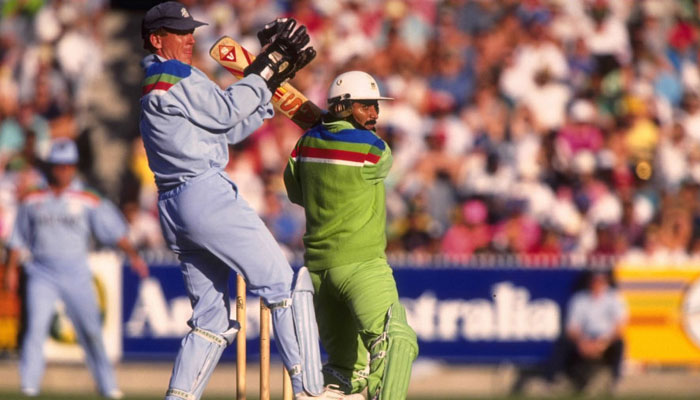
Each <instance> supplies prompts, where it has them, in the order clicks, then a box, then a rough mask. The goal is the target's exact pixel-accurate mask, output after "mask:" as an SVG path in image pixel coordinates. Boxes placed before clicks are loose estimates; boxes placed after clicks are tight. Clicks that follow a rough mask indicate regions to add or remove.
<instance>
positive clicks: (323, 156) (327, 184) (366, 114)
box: [284, 71, 418, 400]
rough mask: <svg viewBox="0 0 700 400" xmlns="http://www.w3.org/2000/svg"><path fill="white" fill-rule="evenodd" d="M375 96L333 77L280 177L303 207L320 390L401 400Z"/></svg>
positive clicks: (408, 334)
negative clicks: (318, 113) (314, 121)
mask: <svg viewBox="0 0 700 400" xmlns="http://www.w3.org/2000/svg"><path fill="white" fill-rule="evenodd" d="M379 100H392V99H391V98H388V97H382V96H381V95H380V93H379V88H378V86H377V83H376V81H375V80H374V78H372V76H370V75H369V74H367V73H365V72H362V71H350V72H346V73H343V74H341V75H339V76H338V77H336V78H335V79H334V80H333V82H332V84H331V87H330V89H329V92H328V109H329V110H328V113H327V114H325V115H324V117H323V119H322V122H321V123H320V124H318V125H316V126H315V127H313V128H312V129H310V130H309V131H307V132H306V133H305V134H304V135H303V136H302V137H301V138H300V139H299V141H298V142H297V144H296V146H295V147H294V149H293V151H292V154H291V156H290V157H289V161H288V163H287V167H286V169H285V172H284V182H285V186H286V188H287V193H288V196H289V198H290V200H291V201H292V202H294V203H296V204H299V205H301V206H302V207H304V210H305V213H306V233H305V235H304V245H305V254H304V261H305V263H306V266H307V267H308V269H309V270H310V273H311V280H312V282H313V286H314V290H315V292H316V296H315V298H314V304H315V309H316V318H317V321H318V326H319V333H320V337H321V342H322V344H323V346H324V347H325V349H326V351H327V353H328V361H327V363H326V364H325V365H324V367H323V374H324V381H325V382H326V383H327V384H329V383H331V384H337V385H339V386H340V388H341V389H342V390H343V391H344V392H345V393H346V394H350V393H360V392H362V391H363V390H364V389H365V388H368V393H369V396H370V398H371V399H379V400H397V399H405V398H406V393H407V391H408V384H409V380H410V375H411V366H412V363H413V360H414V359H415V358H416V357H417V355H418V344H417V340H416V334H415V332H414V331H413V329H412V328H411V327H410V326H409V324H408V322H407V321H406V311H405V309H404V308H403V306H402V305H401V303H399V296H398V291H397V289H396V282H395V281H394V277H393V273H392V270H391V267H390V266H389V264H388V262H387V259H386V254H385V248H386V235H385V225H386V198H385V187H384V179H385V178H386V176H387V174H388V172H389V170H390V168H391V164H392V155H391V149H390V148H389V146H388V145H387V143H386V142H385V141H384V140H382V139H381V138H380V137H379V136H377V135H376V133H375V127H376V124H377V118H378V116H379Z"/></svg>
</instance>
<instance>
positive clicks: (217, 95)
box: [160, 70, 272, 134]
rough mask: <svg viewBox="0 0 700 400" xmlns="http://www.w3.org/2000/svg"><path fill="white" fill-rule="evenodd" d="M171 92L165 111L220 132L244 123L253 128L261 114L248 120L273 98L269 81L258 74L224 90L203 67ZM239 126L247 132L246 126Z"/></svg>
mask: <svg viewBox="0 0 700 400" xmlns="http://www.w3.org/2000/svg"><path fill="white" fill-rule="evenodd" d="M168 94H169V96H162V100H161V104H160V108H161V111H162V112H163V113H165V114H173V115H182V116H184V117H185V118H187V119H188V120H189V121H191V122H192V123H193V124H195V125H197V126H200V127H202V128H205V129H206V130H207V131H209V132H211V133H220V134H228V133H229V132H230V131H231V130H233V129H236V125H239V124H241V123H244V127H248V128H250V127H252V126H253V125H254V124H253V123H254V122H255V121H256V118H259V117H254V118H253V119H250V120H248V121H246V119H248V118H249V117H251V116H253V115H254V114H256V113H258V109H259V107H261V106H265V105H268V104H269V103H270V99H271V97H272V94H271V93H270V90H269V89H268V88H267V85H265V81H264V80H263V79H262V78H261V77H259V76H257V75H255V74H251V75H249V76H247V77H245V78H243V79H241V80H240V81H238V82H236V83H234V84H232V85H231V86H229V87H228V88H226V89H225V90H223V89H221V88H220V87H219V86H218V85H217V84H216V83H214V82H213V81H211V80H210V79H209V78H208V77H207V76H206V75H204V74H203V73H202V72H200V71H199V70H193V71H192V73H191V74H190V76H188V77H187V78H185V79H183V80H182V81H180V82H179V84H178V85H176V87H173V88H172V89H170V90H169V91H168ZM267 112H269V111H267V110H266V113H267ZM260 121H261V120H260ZM261 123H262V122H261ZM238 129H239V132H244V130H243V127H242V128H238Z"/></svg>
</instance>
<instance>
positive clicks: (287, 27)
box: [279, 18, 297, 39]
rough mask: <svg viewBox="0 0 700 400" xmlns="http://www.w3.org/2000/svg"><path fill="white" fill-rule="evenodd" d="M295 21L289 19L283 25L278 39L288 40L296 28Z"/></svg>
mask: <svg viewBox="0 0 700 400" xmlns="http://www.w3.org/2000/svg"><path fill="white" fill-rule="evenodd" d="M296 24H297V21H296V20H295V19H294V18H289V19H288V20H287V21H286V22H285V23H284V24H283V25H282V29H280V33H279V37H280V38H284V39H289V37H290V36H291V35H292V32H293V31H294V27H295V26H296Z"/></svg>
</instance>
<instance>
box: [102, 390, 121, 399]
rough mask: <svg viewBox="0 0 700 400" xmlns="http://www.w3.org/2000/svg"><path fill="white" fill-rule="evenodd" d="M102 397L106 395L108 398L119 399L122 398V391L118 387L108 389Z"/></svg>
mask: <svg viewBox="0 0 700 400" xmlns="http://www.w3.org/2000/svg"><path fill="white" fill-rule="evenodd" d="M104 397H106V398H108V399H115V400H119V399H123V398H124V393H122V391H121V390H119V389H114V390H110V391H109V393H107V394H105V395H104Z"/></svg>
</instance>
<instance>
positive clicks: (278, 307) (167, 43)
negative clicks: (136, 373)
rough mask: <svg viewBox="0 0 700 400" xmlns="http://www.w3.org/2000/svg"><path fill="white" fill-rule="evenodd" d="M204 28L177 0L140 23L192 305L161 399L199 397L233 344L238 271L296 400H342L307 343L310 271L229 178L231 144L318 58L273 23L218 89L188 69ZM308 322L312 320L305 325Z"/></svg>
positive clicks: (150, 138) (289, 30) (157, 151)
mask: <svg viewBox="0 0 700 400" xmlns="http://www.w3.org/2000/svg"><path fill="white" fill-rule="evenodd" d="M201 25H204V23H202V22H199V21H196V20H194V19H193V18H192V16H191V15H190V14H189V12H188V10H187V9H186V8H185V6H183V5H182V4H181V3H178V2H174V1H170V2H166V3H161V4H159V5H157V6H155V7H153V8H151V9H150V10H149V11H148V12H147V13H146V15H145V17H144V19H143V24H142V36H143V39H144V46H145V47H146V48H147V49H148V50H150V52H151V53H152V54H150V55H148V56H146V57H145V58H144V59H143V62H142V64H143V67H144V69H145V80H144V84H143V96H142V97H141V121H140V127H141V135H142V137H143V142H144V145H145V148H146V154H147V156H148V163H149V166H150V167H151V170H152V171H153V173H154V174H155V178H156V184H157V186H158V191H159V198H158V212H159V215H160V222H161V227H162V230H163V235H164V237H165V239H166V241H167V243H168V245H169V247H170V248H171V249H172V250H173V251H174V252H175V253H176V254H177V255H178V257H179V259H180V264H181V270H182V274H183V277H184V279H185V286H186V288H187V292H188V294H189V298H190V301H191V304H192V308H193V311H192V318H191V319H190V320H189V325H190V327H191V328H192V329H191V331H190V332H189V333H188V334H187V335H186V336H185V338H184V339H183V340H182V345H181V348H180V352H179V353H178V355H177V358H176V359H175V365H174V367H173V372H172V376H171V379H170V384H169V388H168V391H167V393H166V399H167V400H178V399H184V400H197V399H199V398H200V397H201V396H202V393H203V391H204V388H205V386H206V384H207V381H208V380H209V378H210V377H211V374H212V373H213V371H214V368H215V366H216V364H217V363H218V361H219V358H220V357H221V353H222V352H223V351H224V348H225V347H226V346H228V345H229V344H231V343H232V342H233V340H234V338H235V336H236V333H237V331H238V325H237V323H236V321H231V320H230V319H229V317H230V305H229V294H228V280H229V276H230V275H231V273H232V272H235V273H238V274H240V275H242V276H243V277H244V278H245V281H246V283H247V287H248V288H249V289H250V291H251V292H253V293H254V294H256V295H258V296H260V297H262V298H263V300H264V301H265V303H266V305H267V306H269V307H270V309H271V312H272V322H273V328H274V333H275V343H276V344H277V347H278V349H279V350H280V354H281V357H282V361H283V363H284V365H285V367H286V369H287V370H288V371H289V373H290V376H291V378H292V387H293V390H294V393H295V396H296V399H297V400H302V399H339V398H342V397H343V394H342V393H341V392H339V391H337V390H333V389H332V388H324V387H323V378H322V375H321V365H320V357H319V355H318V348H317V347H313V346H311V347H313V348H310V347H309V346H307V344H308V343H314V341H316V343H317V341H318V336H316V335H317V333H316V331H315V321H313V319H314V318H313V305H312V300H311V294H310V293H311V289H310V288H311V283H310V281H308V274H304V273H303V271H302V273H301V274H299V275H298V276H297V277H296V278H295V277H294V273H293V271H292V268H291V267H290V266H289V263H288V262H287V260H286V258H285V257H284V255H283V253H282V251H281V249H280V247H279V246H278V244H277V242H276V241H275V239H274V238H273V237H272V235H271V234H270V232H269V230H268V229H267V228H266V227H265V225H264V224H263V222H262V220H261V219H260V217H259V216H258V215H257V214H256V213H255V211H254V210H253V209H252V208H251V207H250V206H249V205H248V203H247V202H246V201H245V200H244V199H243V197H242V196H241V195H240V194H239V193H238V188H237V187H236V184H235V183H234V182H233V181H232V180H231V178H230V177H229V176H228V175H226V173H225V172H224V167H225V166H226V164H227V163H228V161H229V153H228V146H229V144H234V143H238V142H240V141H242V140H243V139H245V138H246V137H247V136H248V135H250V134H251V133H253V132H254V131H255V130H256V129H257V128H258V127H259V126H260V125H261V124H262V123H263V121H264V120H265V119H268V118H271V117H272V115H273V114H274V111H273V109H272V105H271V104H270V99H271V97H272V93H273V92H274V91H275V90H276V89H277V88H278V87H279V85H280V84H282V82H284V81H285V80H286V79H289V78H291V77H292V76H293V75H294V73H295V71H296V70H298V69H300V68H302V67H304V66H305V65H306V64H308V62H309V61H311V59H313V57H314V55H315V51H314V50H313V49H312V48H310V47H305V46H306V45H307V44H308V43H309V36H308V34H307V33H306V29H305V28H304V27H303V26H297V25H296V21H294V20H292V19H288V20H280V21H277V22H274V23H272V24H270V25H269V26H267V27H266V29H264V30H263V31H262V32H263V34H262V37H263V38H264V40H265V41H268V42H270V43H269V45H268V46H267V47H266V48H265V49H264V50H263V52H262V53H261V54H260V55H259V56H258V57H257V58H256V59H255V60H254V61H253V62H252V63H251V64H250V66H249V67H248V68H246V70H245V71H244V74H245V77H244V78H243V79H241V80H240V81H239V82H237V83H235V84H233V85H231V86H229V87H227V88H226V89H224V90H222V89H221V88H219V86H218V85H217V84H216V83H214V82H212V81H211V80H210V79H209V78H208V77H207V76H206V75H205V74H204V73H203V72H202V71H200V70H198V69H197V68H195V67H192V66H191V65H190V64H191V62H192V52H193V47H194V43H195V40H194V37H193V32H194V29H195V28H197V27H198V26H201ZM308 311H310V314H309V312H308ZM309 315H311V316H312V317H311V318H310V319H311V321H308V320H306V319H305V318H304V316H309Z"/></svg>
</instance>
